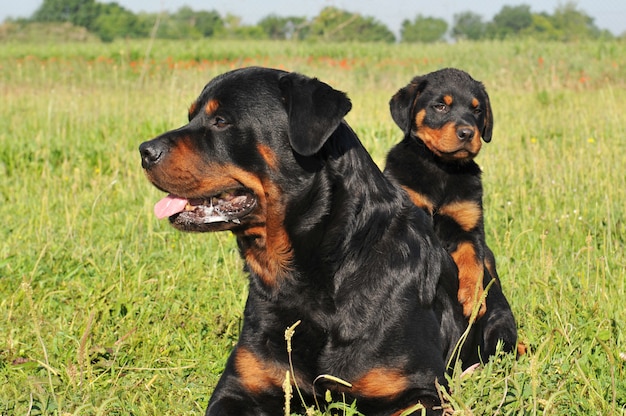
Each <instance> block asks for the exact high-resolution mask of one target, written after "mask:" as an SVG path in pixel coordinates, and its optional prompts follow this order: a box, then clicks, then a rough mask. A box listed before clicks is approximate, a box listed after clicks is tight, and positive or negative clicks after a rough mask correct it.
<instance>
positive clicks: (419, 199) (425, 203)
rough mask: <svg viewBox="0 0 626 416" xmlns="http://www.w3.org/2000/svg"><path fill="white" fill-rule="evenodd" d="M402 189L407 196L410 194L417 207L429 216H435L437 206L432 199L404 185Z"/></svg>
mask: <svg viewBox="0 0 626 416" xmlns="http://www.w3.org/2000/svg"><path fill="white" fill-rule="evenodd" d="M402 188H403V189H404V190H405V191H406V193H407V194H409V198H410V199H411V201H412V202H413V203H414V204H415V205H417V206H418V207H420V208H422V209H423V210H424V211H426V212H427V213H428V214H430V215H433V212H434V210H435V204H434V202H433V201H431V200H430V198H428V197H427V196H426V195H424V194H421V193H419V192H416V191H414V190H413V189H411V188H409V187H408V186H405V185H402Z"/></svg>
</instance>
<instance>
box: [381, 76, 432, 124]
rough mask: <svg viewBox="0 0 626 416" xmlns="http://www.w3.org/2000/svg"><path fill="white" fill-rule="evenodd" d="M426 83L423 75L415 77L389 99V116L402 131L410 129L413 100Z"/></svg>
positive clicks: (415, 99)
mask: <svg viewBox="0 0 626 416" xmlns="http://www.w3.org/2000/svg"><path fill="white" fill-rule="evenodd" d="M426 83H427V82H426V77H425V76H419V77H415V78H413V80H411V82H410V83H409V84H408V85H407V86H405V87H404V88H401V89H400V90H398V92H397V93H395V95H394V96H393V97H391V100H389V109H390V110H391V117H392V118H393V121H395V122H396V124H397V125H398V127H400V128H401V129H402V131H403V132H404V133H408V132H409V131H411V117H412V114H411V113H412V112H413V107H414V106H415V101H417V98H418V97H419V95H420V93H421V92H422V91H424V88H426Z"/></svg>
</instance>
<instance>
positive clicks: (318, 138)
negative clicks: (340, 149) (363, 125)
mask: <svg viewBox="0 0 626 416" xmlns="http://www.w3.org/2000/svg"><path fill="white" fill-rule="evenodd" d="M279 88H280V91H281V94H282V97H283V100H284V101H285V106H286V108H287V114H288V116H289V141H290V143H291V147H293V149H294V150H295V151H296V152H297V153H299V154H301V155H303V156H311V155H313V154H315V153H317V152H318V151H319V150H320V149H321V148H322V146H323V145H324V143H325V142H326V140H328V138H329V137H330V135H331V134H332V133H333V132H334V131H335V130H336V129H337V127H338V126H339V123H341V120H343V117H344V116H345V115H346V114H348V112H349V111H350V109H351V108H352V103H351V102H350V99H349V98H348V97H347V96H346V94H345V93H343V92H341V91H337V90H335V89H333V88H332V87H331V86H330V85H328V84H325V83H323V82H321V81H319V80H318V79H315V78H309V77H306V76H304V75H300V74H297V73H288V74H285V75H283V76H282V77H281V78H280V80H279Z"/></svg>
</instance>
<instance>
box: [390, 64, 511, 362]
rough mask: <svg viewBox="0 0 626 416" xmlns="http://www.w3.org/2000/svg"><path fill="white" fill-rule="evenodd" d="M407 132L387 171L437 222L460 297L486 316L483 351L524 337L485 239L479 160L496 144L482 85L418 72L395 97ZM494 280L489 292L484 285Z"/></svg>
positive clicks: (461, 76)
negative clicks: (486, 148) (455, 269)
mask: <svg viewBox="0 0 626 416" xmlns="http://www.w3.org/2000/svg"><path fill="white" fill-rule="evenodd" d="M389 106H390V110H391V115H392V117H393V120H394V121H395V122H396V124H397V125H398V126H399V127H400V129H402V131H403V133H404V137H403V139H402V141H400V142H399V143H398V144H396V145H395V146H394V147H393V148H392V149H391V150H390V151H389V153H388V155H387V160H386V165H385V171H384V172H385V174H386V175H387V176H388V177H390V178H392V180H394V181H396V182H397V183H398V184H399V185H400V186H401V187H403V188H404V189H405V190H406V192H407V193H408V194H409V196H410V198H411V200H412V201H413V203H415V205H417V206H418V207H420V208H422V209H423V210H424V212H425V213H427V214H428V216H429V217H431V218H432V220H433V225H434V229H435V233H436V235H437V236H438V237H439V239H440V241H441V242H442V244H443V246H444V247H445V248H446V250H447V251H448V252H449V253H450V255H451V256H452V258H453V259H454V262H455V263H456V265H457V267H458V279H459V291H458V301H459V302H460V303H461V305H463V313H464V315H465V316H466V317H467V318H469V317H470V316H471V315H472V312H473V311H476V315H475V316H476V317H477V318H481V317H483V315H485V313H487V316H485V317H483V318H482V319H479V321H478V322H479V325H480V326H482V328H479V330H478V332H477V335H478V336H479V337H482V338H483V340H482V341H481V342H480V343H479V344H480V345H481V347H482V350H483V351H482V353H481V355H482V356H483V358H486V357H487V356H488V355H490V354H493V353H494V352H495V348H496V344H497V341H498V340H502V341H503V342H504V349H505V350H508V351H510V350H513V349H514V348H515V346H516V342H517V327H516V323H515V318H514V316H513V313H512V311H511V308H510V306H509V303H508V301H507V300H506V297H505V296H504V295H503V293H502V289H501V287H500V279H499V277H498V274H497V271H496V263H495V257H494V255H493V253H492V251H491V250H490V249H489V247H487V245H486V243H485V231H484V215H483V188H482V182H481V169H480V167H479V166H478V165H477V164H476V162H475V160H474V158H475V157H476V155H478V153H479V151H480V149H481V146H482V142H481V137H482V139H483V140H484V141H485V142H490V141H491V137H492V132H493V115H492V114H493V113H492V110H491V104H490V100H489V95H488V94H487V91H486V89H485V87H484V86H483V84H482V83H481V82H479V81H476V80H474V79H473V78H472V77H471V76H470V75H469V74H468V73H466V72H464V71H462V70H459V69H454V68H446V69H442V70H438V71H435V72H431V73H429V74H426V75H422V76H417V77H415V78H414V79H413V80H412V81H411V82H410V83H409V84H408V85H406V86H405V87H403V88H401V89H400V90H399V91H398V92H397V93H396V94H395V95H394V96H393V97H392V98H391V100H390V102H389ZM488 285H491V289H490V292H489V295H488V296H483V291H484V288H485V287H487V286H488Z"/></svg>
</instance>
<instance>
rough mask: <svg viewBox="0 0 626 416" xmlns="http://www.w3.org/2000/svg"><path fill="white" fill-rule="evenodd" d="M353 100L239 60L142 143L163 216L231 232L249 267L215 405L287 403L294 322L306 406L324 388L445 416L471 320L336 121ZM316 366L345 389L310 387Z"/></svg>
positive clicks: (431, 251)
mask: <svg viewBox="0 0 626 416" xmlns="http://www.w3.org/2000/svg"><path fill="white" fill-rule="evenodd" d="M350 108H351V104H350V101H349V100H348V98H347V97H346V95H345V94H344V93H342V92H339V91H337V90H335V89H333V88H331V87H330V86H328V85H327V84H324V83H323V82H321V81H318V80H316V79H312V78H308V77H305V76H303V75H300V74H296V73H287V72H283V71H279V70H272V69H265V68H245V69H240V70H235V71H232V72H228V73H226V74H223V75H220V76H218V77H216V78H214V79H213V80H212V81H210V82H209V84H207V85H206V87H205V88H204V90H203V91H202V93H201V95H200V97H199V98H198V99H197V101H196V102H195V103H194V104H193V105H192V106H191V108H190V109H189V123H188V124H187V125H185V126H183V127H181V128H179V129H176V130H172V131H169V132H167V133H164V134H162V135H161V136H159V137H157V138H155V139H153V140H150V141H148V142H145V143H143V144H142V145H141V146H140V153H141V158H142V166H143V168H144V170H145V173H146V175H147V177H148V178H149V180H150V181H151V182H152V183H153V184H154V185H155V186H156V187H157V188H159V189H161V190H162V191H164V192H167V193H168V194H169V195H168V196H167V197H166V198H165V199H163V200H162V201H160V202H158V203H157V205H156V206H155V212H156V214H157V215H158V216H159V217H162V218H165V217H168V218H169V221H170V222H171V224H172V225H173V226H174V227H175V228H177V229H179V230H183V231H197V232H210V231H224V230H229V231H231V232H232V233H233V234H234V235H235V236H236V238H237V242H238V245H239V248H240V251H241V254H242V257H243V258H244V260H245V264H246V269H247V271H248V272H249V275H250V279H249V285H250V288H249V296H248V299H247V303H246V307H245V311H244V319H243V326H242V330H241V334H240V337H239V340H238V343H237V345H236V347H235V348H234V350H233V352H232V354H231V356H230V358H229V360H228V362H227V364H226V369H225V371H224V373H223V375H222V377H221V378H220V381H219V383H218V385H217V387H216V389H215V392H214V394H213V396H212V398H211V400H210V402H209V405H208V408H207V414H208V415H237V416H242V415H272V416H276V415H278V414H282V413H283V406H284V396H285V395H284V392H283V388H282V386H283V383H284V380H285V374H286V372H287V371H288V370H289V368H290V367H289V356H288V353H287V349H286V346H285V339H284V332H285V329H286V328H287V327H289V326H291V325H292V324H294V323H295V322H296V321H301V323H300V325H299V326H298V327H297V328H296V330H295V335H294V337H293V339H292V348H293V350H292V352H291V356H292V361H293V366H294V374H292V375H291V377H292V380H293V379H294V378H295V380H296V381H297V384H298V387H299V389H300V390H301V392H302V394H303V396H304V399H305V401H306V402H307V404H309V405H311V404H313V403H314V396H315V391H317V393H323V392H325V391H326V390H327V389H329V390H330V391H331V392H334V393H335V394H337V395H338V396H336V397H344V398H345V400H347V401H348V403H351V402H352V400H353V399H356V401H357V406H358V408H359V410H360V411H361V412H362V413H364V414H367V415H368V416H375V415H391V414H394V415H398V414H400V413H402V412H403V411H405V410H406V409H408V408H411V407H413V406H415V405H416V404H417V403H421V404H422V405H423V406H425V407H426V408H428V409H429V410H428V414H438V413H439V412H440V410H437V406H438V405H439V404H440V399H439V396H438V391H437V388H436V380H438V382H439V383H441V384H445V378H444V373H445V371H446V359H447V358H448V357H449V356H450V355H451V353H452V349H453V347H454V344H455V343H456V342H457V340H458V339H459V336H460V334H461V332H462V331H463V330H464V328H465V326H466V320H465V318H464V317H463V314H462V309H461V307H460V305H459V304H458V302H457V301H456V293H457V275H456V267H455V265H454V263H453V262H452V260H451V259H450V256H449V255H448V254H447V253H446V251H445V250H444V249H443V248H442V247H441V245H440V244H439V242H438V240H437V238H436V236H435V235H434V233H433V230H432V226H431V225H430V219H429V218H428V217H427V215H426V214H424V212H423V211H422V210H420V209H419V208H417V207H416V206H415V205H414V204H412V203H411V201H410V200H409V198H408V197H407V195H406V193H405V192H404V191H402V190H401V189H400V188H399V187H397V186H395V185H394V184H393V183H392V182H391V181H389V180H388V179H387V178H386V177H385V176H384V175H383V174H382V172H381V171H380V170H379V169H378V168H377V166H376V165H375V163H374V162H373V161H372V159H371V158H370V156H369V155H368V153H367V152H366V150H365V149H364V148H363V146H362V145H361V143H360V142H359V140H358V138H357V137H356V135H355V134H354V133H353V131H352V130H351V129H350V127H349V126H348V125H347V124H346V123H345V122H344V121H343V117H344V116H345V114H346V113H348V111H349V110H350ZM322 374H328V375H332V376H335V377H338V378H340V379H342V380H344V381H346V382H348V383H349V384H350V387H348V386H344V385H343V384H341V383H337V384H329V383H328V382H326V383H322V382H320V384H319V385H318V384H316V385H315V386H316V387H317V389H314V380H315V379H316V378H317V377H318V376H319V375H322ZM320 401H323V400H321V398H320ZM298 405H299V400H294V403H293V404H292V410H298V409H297V406H298Z"/></svg>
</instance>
